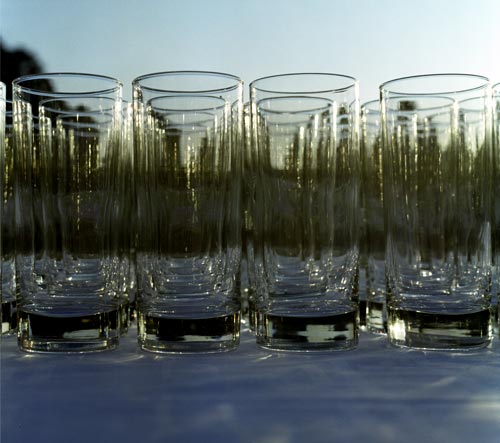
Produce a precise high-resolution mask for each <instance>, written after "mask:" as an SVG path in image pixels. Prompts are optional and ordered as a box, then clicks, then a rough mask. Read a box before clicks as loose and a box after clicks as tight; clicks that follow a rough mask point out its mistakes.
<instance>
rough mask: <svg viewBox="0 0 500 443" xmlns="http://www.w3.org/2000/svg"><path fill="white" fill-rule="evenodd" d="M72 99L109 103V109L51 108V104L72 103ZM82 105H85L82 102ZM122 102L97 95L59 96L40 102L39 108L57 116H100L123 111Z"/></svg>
mask: <svg viewBox="0 0 500 443" xmlns="http://www.w3.org/2000/svg"><path fill="white" fill-rule="evenodd" d="M72 99H75V100H89V99H91V100H93V101H96V103H99V104H103V103H106V102H107V103H109V104H110V106H109V107H98V108H90V109H71V108H70V109H58V108H54V107H50V104H54V103H57V102H63V103H64V102H68V101H72ZM80 104H84V103H82V102H80ZM121 104H122V102H121V100H117V99H114V98H112V97H100V96H95V95H90V96H85V97H82V96H74V95H72V96H64V97H62V96H59V97H50V98H45V99H43V100H40V102H39V103H38V107H39V109H40V108H43V109H45V110H47V111H50V112H52V113H57V114H63V115H75V114H80V115H87V114H100V113H105V112H108V111H114V110H115V109H120V110H121Z"/></svg>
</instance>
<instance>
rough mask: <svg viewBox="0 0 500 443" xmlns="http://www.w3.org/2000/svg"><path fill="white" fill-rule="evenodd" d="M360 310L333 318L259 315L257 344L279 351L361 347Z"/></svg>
mask: <svg viewBox="0 0 500 443" xmlns="http://www.w3.org/2000/svg"><path fill="white" fill-rule="evenodd" d="M357 316H358V312H357V311H351V312H347V313H341V314H334V315H294V316H291V315H288V314H287V315H283V314H275V313H272V312H268V313H263V314H259V316H258V322H259V324H258V328H257V344H258V345H259V346H261V347H263V348H267V349H273V350H276V351H298V352H300V351H305V352H307V351H336V350H346V349H353V348H354V347H356V345H357V344H358V326H357Z"/></svg>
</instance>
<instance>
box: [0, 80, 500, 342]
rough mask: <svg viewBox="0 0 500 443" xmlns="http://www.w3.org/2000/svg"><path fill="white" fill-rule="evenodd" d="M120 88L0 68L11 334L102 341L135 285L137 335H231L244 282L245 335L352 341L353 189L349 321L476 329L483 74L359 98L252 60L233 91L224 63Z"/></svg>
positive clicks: (114, 335)
mask: <svg viewBox="0 0 500 443" xmlns="http://www.w3.org/2000/svg"><path fill="white" fill-rule="evenodd" d="M463 81H468V82H471V84H465V86H463V85H462V84H461V82H463ZM121 88H122V86H121V83H120V82H119V81H117V80H115V79H111V78H109V77H104V76H95V75H88V74H44V75H40V76H28V77H22V78H20V79H17V80H16V81H15V82H14V84H13V106H14V118H13V131H12V133H13V137H14V141H15V145H16V149H14V150H12V152H14V154H12V155H13V163H12V164H13V167H12V169H11V170H10V171H11V173H12V177H13V178H12V189H13V195H14V197H15V201H16V202H17V204H16V208H15V210H16V214H15V216H14V217H13V220H14V221H13V227H14V229H13V232H10V231H7V234H6V235H7V236H10V238H12V237H14V238H15V239H16V248H15V252H16V260H15V266H14V269H15V272H16V275H17V288H16V290H17V292H18V297H17V309H18V331H17V333H18V338H19V345H20V348H21V349H24V350H27V351H34V352H37V351H42V352H47V351H49V352H50V351H53V352H85V351H92V350H101V349H111V348H114V347H116V346H117V345H118V341H119V337H120V335H121V334H123V333H125V332H126V330H127V327H128V321H129V320H128V319H129V318H130V315H129V309H130V301H131V300H132V299H134V298H135V302H136V303H135V306H136V310H137V315H138V339H139V344H140V347H141V348H142V349H145V350H149V351H155V352H216V351H223V350H230V349H235V348H236V347H237V346H238V343H239V334H240V320H241V319H240V317H241V303H242V297H241V292H242V291H243V290H246V293H247V294H248V299H247V309H248V325H249V328H250V329H251V330H253V331H254V332H255V335H256V341H257V344H258V345H260V346H262V347H265V348H270V349H278V350H290V351H318V350H319V351H322V350H337V349H351V348H353V347H355V346H356V344H357V341H358V328H359V324H360V318H359V299H360V293H359V291H360V290H359V282H360V279H359V271H360V261H359V254H360V253H359V251H360V247H359V238H358V236H359V232H360V229H361V227H362V226H361V223H362V219H363V216H362V212H361V211H360V210H359V209H360V208H362V209H363V210H364V214H365V216H364V218H366V220H367V225H366V226H365V230H366V232H365V235H366V242H367V245H366V254H367V261H366V263H367V264H366V271H367V288H368V295H367V297H366V298H367V312H368V315H367V320H366V321H367V327H368V329H369V330H371V331H373V332H385V331H386V330H388V332H389V340H390V342H391V343H393V344H395V345H400V346H410V347H420V348H426V349H428V348H431V349H470V348H476V347H482V346H486V345H487V344H488V343H489V342H490V341H491V339H492V320H491V315H490V314H491V290H490V285H491V260H492V252H491V251H492V249H491V244H492V238H493V246H494V245H495V238H496V237H495V229H496V223H495V220H496V219H495V217H493V218H492V215H493V214H495V211H494V209H495V208H496V206H495V203H494V202H493V203H492V202H491V201H490V197H491V195H493V194H492V186H493V185H494V180H493V178H494V176H495V173H496V169H495V168H494V166H495V165H496V163H495V160H496V156H495V155H494V149H495V146H496V145H495V144H492V143H491V142H492V140H493V138H491V134H492V119H491V117H492V112H491V111H492V106H491V104H492V103H491V102H492V100H491V98H492V96H491V90H490V85H489V81H488V80H487V79H485V78H484V77H479V76H467V75H438V76H417V77H411V78H406V79H400V80H395V81H391V82H387V83H385V84H384V85H382V86H381V100H377V101H375V102H373V103H367V104H364V105H363V106H362V107H361V110H360V106H359V93H358V82H357V81H356V80H355V79H354V78H352V77H349V76H345V75H337V74H325V73H320V74H318V73H305V74H285V75H277V76H271V77H265V78H261V79H258V80H255V81H254V82H252V83H251V85H250V102H249V103H248V104H247V105H245V106H244V105H243V85H242V82H241V80H240V79H239V78H237V77H235V76H232V75H227V74H221V73H214V72H199V71H179V72H163V73H156V74H150V75H145V76H141V77H138V78H137V79H135V80H134V82H133V93H134V101H133V103H132V104H128V103H124V102H123V100H122V98H121ZM495 128H496V126H495ZM494 133H495V132H494ZM4 139H6V137H5V136H4V137H2V141H4ZM360 141H361V144H360ZM7 151H8V150H7V149H5V148H4V149H3V150H2V162H3V163H5V160H4V159H5V158H6V156H5V155H4V153H5V152H7ZM3 169H4V170H5V171H7V170H8V168H6V167H5V166H4V168H3ZM8 177H10V176H9V175H8V174H4V175H3V177H2V179H3V180H4V181H6V180H9V178H8ZM7 188H9V189H10V187H9V186H7V187H6V186H5V184H4V191H3V193H2V195H4V196H5V195H7V194H8V193H7V192H6V191H5V190H6V189H7ZM4 200H5V198H4V199H3V200H2V202H4ZM6 206H7V205H6V204H2V209H3V211H4V214H5V207H6ZM8 218H9V217H4V216H3V217H2V237H5V235H4V233H5V231H6V230H5V229H4V220H6V219H8ZM3 244H7V243H6V242H5V241H4V242H3ZM4 249H5V248H4ZM361 249H362V250H363V248H361ZM495 250H498V248H497V249H495V248H494V247H493V251H495ZM493 255H494V257H495V252H493ZM361 266H363V262H361ZM2 292H4V291H2ZM9 329H11V328H9Z"/></svg>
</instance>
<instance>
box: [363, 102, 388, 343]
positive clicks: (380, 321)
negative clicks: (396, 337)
mask: <svg viewBox="0 0 500 443" xmlns="http://www.w3.org/2000/svg"><path fill="white" fill-rule="evenodd" d="M381 124H382V122H381V118H380V101H379V100H371V101H369V102H366V103H363V104H362V105H361V177H362V179H361V189H362V202H363V203H362V207H363V210H364V216H365V217H364V222H365V236H364V240H365V242H366V245H365V248H363V245H360V248H361V249H365V250H366V291H367V295H366V328H367V330H369V331H370V332H374V333H385V332H387V315H386V282H385V229H384V208H383V204H384V199H383V180H382V175H383V174H382V125H381Z"/></svg>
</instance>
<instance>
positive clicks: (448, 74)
mask: <svg viewBox="0 0 500 443" xmlns="http://www.w3.org/2000/svg"><path fill="white" fill-rule="evenodd" d="M432 77H436V78H439V77H441V78H444V77H462V78H469V79H476V80H482V81H483V83H482V84H480V85H478V86H474V87H472V88H463V89H451V90H448V91H436V92H425V91H420V92H404V91H398V90H395V89H387V86H388V85H391V84H397V83H399V82H403V81H407V80H417V79H424V78H432ZM488 86H491V81H490V79H489V78H488V77H486V76H484V75H479V74H469V73H461V72H440V73H434V74H432V73H431V74H418V75H409V76H404V77H398V78H394V79H391V80H387V81H386V82H384V83H382V84H381V85H380V86H379V90H380V92H381V93H384V92H386V93H388V94H395V95H400V96H405V95H407V96H414V95H421V96H425V95H428V96H432V95H441V94H457V93H463V92H471V91H478V90H481V89H484V88H486V87H488Z"/></svg>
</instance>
